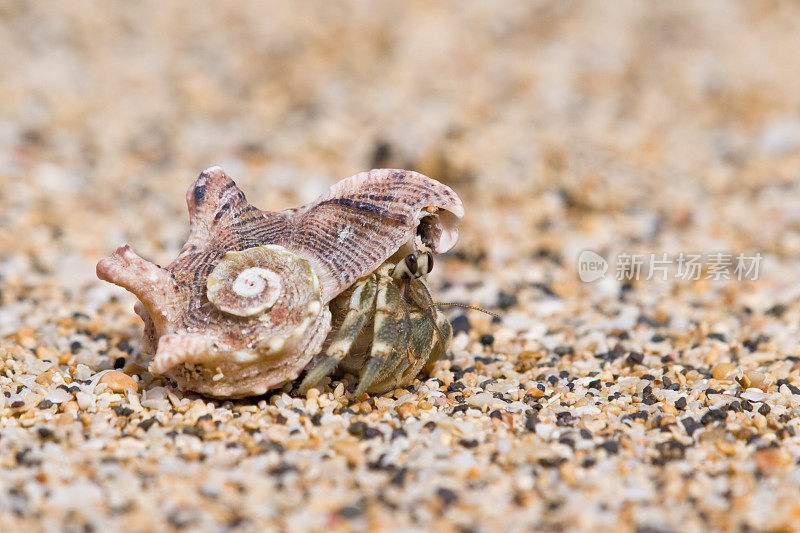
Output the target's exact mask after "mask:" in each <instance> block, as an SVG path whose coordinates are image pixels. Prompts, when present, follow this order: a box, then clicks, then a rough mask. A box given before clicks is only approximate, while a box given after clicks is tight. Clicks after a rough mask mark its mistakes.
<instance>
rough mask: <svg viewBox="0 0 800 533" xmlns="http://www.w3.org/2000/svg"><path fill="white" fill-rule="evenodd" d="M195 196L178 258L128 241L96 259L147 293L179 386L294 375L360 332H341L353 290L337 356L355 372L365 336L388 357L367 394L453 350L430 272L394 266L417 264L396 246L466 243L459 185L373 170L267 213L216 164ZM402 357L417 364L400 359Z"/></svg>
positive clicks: (159, 357)
mask: <svg viewBox="0 0 800 533" xmlns="http://www.w3.org/2000/svg"><path fill="white" fill-rule="evenodd" d="M187 204H188V207H189V217H190V235H189V238H188V240H187V242H186V244H185V245H184V246H183V248H182V249H181V251H180V252H179V253H178V256H177V257H176V259H175V260H174V261H173V262H172V263H170V264H169V265H167V266H166V267H163V268H162V267H159V266H157V265H155V264H153V263H150V262H148V261H146V260H145V259H142V258H141V257H139V256H138V255H136V254H135V253H134V252H133V251H132V250H131V248H130V247H129V246H127V245H125V246H122V247H120V248H119V249H118V250H117V251H116V252H115V253H114V254H112V255H111V256H109V257H107V258H104V259H102V260H101V261H100V262H99V263H98V265H97V274H98V277H100V278H101V279H103V280H106V281H110V282H112V283H115V284H117V285H120V286H122V287H124V288H126V289H128V290H129V291H131V292H132V293H134V294H135V295H136V296H137V297H138V299H139V302H137V305H136V306H135V311H136V312H137V314H138V315H139V316H140V317H141V318H142V320H143V321H144V323H145V335H144V341H143V343H142V351H143V352H145V353H152V354H154V356H153V360H152V362H151V364H150V369H151V371H153V372H154V373H155V374H161V375H165V376H168V377H170V378H172V379H173V380H174V381H175V382H176V383H177V385H178V387H179V388H181V389H183V390H191V391H196V392H200V393H203V394H207V395H210V396H216V397H243V396H250V395H257V394H263V393H264V392H266V391H268V390H270V389H273V388H276V387H280V386H282V385H283V384H285V383H287V382H289V381H292V380H294V379H296V378H297V377H298V376H299V375H300V374H301V372H302V371H303V370H304V369H305V368H306V367H307V366H308V364H309V362H310V361H311V360H312V358H313V357H314V356H315V355H317V354H321V352H322V353H323V354H329V353H332V352H331V350H334V349H335V348H336V347H337V344H336V343H337V342H338V340H340V339H342V338H344V339H345V340H346V341H347V340H349V339H350V338H351V336H352V334H348V335H346V334H344V333H343V331H348V332H352V329H353V328H351V326H352V324H350V322H349V321H348V318H349V317H350V313H349V307H350V306H351V303H352V301H353V300H354V295H355V294H356V293H358V294H359V295H360V296H359V298H362V297H363V300H364V302H363V305H362V302H361V300H360V299H359V302H358V305H356V309H357V311H358V314H359V315H363V318H362V319H360V320H359V321H358V322H359V325H360V328H359V329H358V332H357V333H356V334H355V337H354V338H353V339H352V343H351V344H352V345H351V346H350V348H349V349H348V350H347V352H346V353H344V355H342V357H339V359H338V362H341V361H344V365H345V366H347V365H350V366H349V367H348V368H352V366H353V365H355V364H356V361H358V360H359V358H361V359H364V358H365V354H364V353H361V352H359V350H358V349H357V348H358V346H359V343H362V344H366V345H368V346H369V350H370V354H371V356H370V358H369V360H373V359H374V356H373V355H372V354H373V352H374V353H375V354H377V355H380V354H386V356H385V357H386V359H385V360H382V361H383V364H382V365H381V366H380V367H379V368H377V371H376V370H375V367H376V366H378V365H377V363H372V365H367V366H369V368H370V373H374V374H375V375H374V377H373V379H372V380H371V381H370V383H369V387H368V389H369V390H370V391H378V390H386V389H387V388H391V386H393V385H395V384H402V383H405V381H404V380H407V379H408V376H411V378H410V379H413V377H414V376H416V373H418V372H419V369H421V367H422V365H421V364H417V362H418V361H421V360H429V359H430V358H431V357H433V356H435V357H438V355H437V354H439V353H440V352H441V351H443V349H444V348H443V346H445V345H446V343H447V339H448V338H449V334H444V331H445V326H444V325H443V324H444V322H442V319H441V317H440V316H439V315H438V312H437V311H436V310H435V308H433V307H428V306H430V305H432V303H433V302H431V301H430V296H429V294H428V291H427V289H426V288H425V286H424V284H423V282H422V281H421V279H414V278H408V279H405V278H403V279H395V278H393V277H392V274H393V273H394V272H395V269H397V268H398V265H401V266H402V269H405V268H406V266H405V265H406V263H405V262H404V260H401V259H397V257H402V255H399V256H398V254H402V253H403V251H405V250H408V249H412V250H413V249H416V247H417V244H418V243H422V245H424V246H425V247H427V248H429V249H430V250H431V251H433V252H436V253H439V252H443V251H446V250H447V249H449V248H450V247H452V246H453V245H454V244H455V241H456V238H457V235H458V232H457V224H458V221H459V220H460V218H461V217H462V216H463V207H462V204H461V201H460V199H459V198H458V196H457V195H456V194H455V193H454V192H453V191H452V190H451V189H450V188H449V187H446V186H444V185H442V184H441V183H439V182H436V181H435V180H432V179H430V178H427V177H425V176H423V175H421V174H418V173H415V172H410V171H405V170H390V169H381V170H373V171H369V172H363V173H361V174H356V175H355V176H351V177H350V178H346V179H344V180H342V181H340V182H339V183H337V184H335V185H334V186H333V187H331V189H330V190H329V191H328V192H327V193H326V194H324V195H322V196H321V197H319V198H318V199H317V200H316V201H314V202H312V203H310V204H306V205H304V206H301V207H298V208H294V209H288V210H285V211H280V212H266V211H261V210H259V209H257V208H255V207H253V206H252V205H250V204H249V203H248V202H247V200H246V199H245V196H244V193H242V191H241V190H239V188H238V187H236V185H235V183H234V182H233V180H231V179H230V178H229V177H228V176H227V175H226V174H225V173H224V172H223V171H222V169H220V168H218V167H213V168H211V169H208V170H206V171H204V172H203V173H201V174H200V176H199V177H198V178H197V180H196V181H195V183H194V184H193V185H192V186H191V187H190V188H189V190H188V192H187ZM389 286H391V288H387V287H389ZM372 287H375V295H374V297H373V300H372V303H368V302H369V295H370V294H371V293H370V291H371V290H372ZM379 287H380V289H379ZM365 293H366V294H365ZM345 309H348V310H347V311H345ZM331 311H334V315H333V320H332V314H331ZM422 322H425V324H426V326H425V327H424V328H422V326H421V323H422ZM445 322H446V321H445ZM415 324H416V326H415ZM365 326H366V328H365ZM415 327H416V329H414V328H415ZM348 328H349V329H348ZM392 329H393V330H394V331H395V333H394V334H393V335H389V334H388V333H386V334H384V332H387V331H389V330H392ZM422 329H424V330H425V333H424V334H423V333H414V332H415V331H421V330H422ZM365 331H371V332H372V334H373V337H374V341H370V342H368V341H365V340H364V335H368V334H366V333H362V332H365ZM447 331H449V328H448V329H447ZM359 336H361V338H359ZM326 339H327V340H326ZM434 339H436V340H434ZM423 341H425V342H423ZM343 342H344V341H343ZM386 343H388V344H391V345H392V346H393V347H392V348H391V349H389V348H387V347H386V345H385V344H386ZM405 343H408V346H409V347H411V346H412V345H414V343H416V345H417V346H420V347H422V346H423V345H425V348H424V349H420V350H416V351H415V350H412V349H411V348H409V349H405V348H404V347H405V345H406V344H405ZM395 345H396V346H395ZM339 346H341V343H340V344H339ZM354 347H355V348H356V349H355V350H352V348H354ZM376 347H377V348H376ZM397 348H399V350H398V349H397ZM323 349H324V350H323ZM335 353H336V354H339V353H340V352H335ZM396 353H401V354H404V355H403V356H405V357H408V356H410V357H411V358H412V359H413V360H414V364H413V365H412V364H411V363H409V365H407V366H406V367H405V368H403V363H400V364H399V365H394V366H393V367H391V368H389V365H388V363H389V362H391V363H392V364H394V363H395V360H394V358H396V357H398V356H397V355H395V354H396ZM325 357H327V355H326V356H325ZM318 359H320V358H318ZM409 361H410V359H409ZM328 365H330V363H328ZM318 366H319V365H315V366H314V369H313V370H312V372H315V371H316V373H317V374H315V375H318V374H320V372H321V371H320V370H318ZM334 366H335V365H334ZM409 368H411V369H412V370H409ZM332 370H333V368H331V369H330V371H332ZM415 372H416V373H415ZM328 373H329V372H328ZM412 374H413V375H412ZM321 377H323V376H322V375H319V376H318V379H321ZM362 377H363V376H362ZM304 384H305V382H304Z"/></svg>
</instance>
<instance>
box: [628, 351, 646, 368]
mask: <svg viewBox="0 0 800 533" xmlns="http://www.w3.org/2000/svg"><path fill="white" fill-rule="evenodd" d="M642 361H644V354H642V353H639V352H631V353H630V355H628V358H627V359H625V362H626V363H628V364H629V365H641V364H642Z"/></svg>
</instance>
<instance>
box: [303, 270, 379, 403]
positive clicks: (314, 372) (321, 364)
mask: <svg viewBox="0 0 800 533" xmlns="http://www.w3.org/2000/svg"><path fill="white" fill-rule="evenodd" d="M376 285H377V283H376V281H374V280H372V279H370V280H367V281H365V282H363V283H359V284H358V285H357V286H356V288H355V290H354V291H353V294H352V295H351V296H350V300H349V301H348V303H347V315H346V316H345V318H344V322H342V325H341V327H340V328H339V331H338V332H337V333H336V336H335V337H334V338H333V341H332V342H331V344H330V346H328V349H327V350H326V352H325V355H323V356H322V357H321V358H320V359H319V361H317V363H316V364H315V365H314V368H312V369H311V370H310V371H309V372H308V374H306V377H305V378H304V379H303V382H302V383H300V389H299V390H300V393H301V394H305V393H306V392H308V389H310V388H312V387H314V386H315V385H316V384H317V383H319V381H320V380H321V379H322V378H324V377H325V376H327V375H328V374H330V373H331V372H333V369H334V368H336V366H337V365H338V364H339V363H340V362H341V361H342V359H344V358H345V356H346V355H347V354H348V353H350V348H351V347H352V346H353V343H354V342H355V340H356V338H357V337H358V334H359V333H360V332H361V329H362V328H363V327H364V324H365V323H366V322H367V316H368V315H367V312H368V310H369V309H370V307H371V306H372V304H373V302H374V301H375V293H376Z"/></svg>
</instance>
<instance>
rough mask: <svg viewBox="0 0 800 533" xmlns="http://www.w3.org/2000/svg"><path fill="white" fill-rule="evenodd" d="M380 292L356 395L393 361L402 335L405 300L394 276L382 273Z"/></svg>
mask: <svg viewBox="0 0 800 533" xmlns="http://www.w3.org/2000/svg"><path fill="white" fill-rule="evenodd" d="M379 284H380V288H379V289H378V295H377V297H376V298H375V325H374V329H373V340H372V347H371V348H370V354H369V358H368V359H367V362H366V364H365V365H364V366H363V367H362V370H361V379H360V381H359V382H358V387H357V388H356V396H360V395H361V394H362V393H364V392H366V391H367V390H368V389H369V388H370V386H371V385H372V383H373V381H375V378H376V377H377V376H378V374H379V373H380V372H381V370H384V369H385V367H386V366H387V362H390V361H391V356H392V354H393V353H395V352H396V351H397V347H396V346H395V344H396V343H397V341H398V340H399V339H398V337H400V336H401V335H400V326H401V324H402V322H403V317H404V316H405V304H404V303H403V300H402V297H401V296H400V291H399V289H398V288H397V286H396V285H394V283H392V278H391V277H388V276H382V277H381V279H380V281H379Z"/></svg>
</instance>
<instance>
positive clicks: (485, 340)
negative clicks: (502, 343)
mask: <svg viewBox="0 0 800 533" xmlns="http://www.w3.org/2000/svg"><path fill="white" fill-rule="evenodd" d="M481 344H483V345H484V346H491V345H492V344H494V335H490V334H486V335H481Z"/></svg>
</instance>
